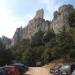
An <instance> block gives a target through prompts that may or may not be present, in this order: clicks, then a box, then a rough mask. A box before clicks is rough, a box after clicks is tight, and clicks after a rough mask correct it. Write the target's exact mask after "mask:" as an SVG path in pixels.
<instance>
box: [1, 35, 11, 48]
mask: <svg viewBox="0 0 75 75" xmlns="http://www.w3.org/2000/svg"><path fill="white" fill-rule="evenodd" d="M1 40H2V43H3V44H4V45H5V48H6V49H8V48H10V44H11V39H10V38H7V37H6V36H2V38H1Z"/></svg>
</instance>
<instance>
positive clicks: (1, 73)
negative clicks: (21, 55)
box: [0, 67, 9, 75]
mask: <svg viewBox="0 0 75 75" xmlns="http://www.w3.org/2000/svg"><path fill="white" fill-rule="evenodd" d="M0 75H9V74H8V72H7V71H6V70H5V69H4V67H0Z"/></svg>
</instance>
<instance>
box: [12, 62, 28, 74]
mask: <svg viewBox="0 0 75 75" xmlns="http://www.w3.org/2000/svg"><path fill="white" fill-rule="evenodd" d="M12 65H13V66H16V67H17V68H18V69H19V71H20V74H21V75H22V74H23V73H25V72H26V71H27V70H28V67H27V66H25V65H24V64H21V63H15V64H12Z"/></svg>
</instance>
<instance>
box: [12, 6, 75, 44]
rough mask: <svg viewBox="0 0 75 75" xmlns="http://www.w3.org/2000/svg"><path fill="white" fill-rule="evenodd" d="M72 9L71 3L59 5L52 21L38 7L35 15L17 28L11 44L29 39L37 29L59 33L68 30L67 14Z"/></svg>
mask: <svg viewBox="0 0 75 75" xmlns="http://www.w3.org/2000/svg"><path fill="white" fill-rule="evenodd" d="M73 10H74V8H73V6H72V5H63V6H61V7H59V9H58V11H55V12H54V18H53V20H52V21H46V20H45V19H44V10H43V9H40V10H38V11H37V12H36V15H35V17H34V18H33V19H32V20H30V21H29V23H28V25H27V26H26V27H24V28H22V27H21V28H18V29H17V30H16V32H15V34H14V36H13V38H12V45H14V44H16V43H18V42H19V41H21V40H23V39H31V37H32V36H33V35H34V34H35V33H36V32H38V31H43V32H44V33H46V32H47V31H48V30H51V31H53V32H54V33H55V34H59V33H61V32H63V31H65V32H69V30H70V25H69V22H68V17H69V14H70V13H71V12H72V11H73Z"/></svg>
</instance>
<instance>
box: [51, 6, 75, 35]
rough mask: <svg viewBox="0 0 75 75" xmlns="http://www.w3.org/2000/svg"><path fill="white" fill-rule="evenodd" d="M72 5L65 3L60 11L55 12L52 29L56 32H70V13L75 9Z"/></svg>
mask: <svg viewBox="0 0 75 75" xmlns="http://www.w3.org/2000/svg"><path fill="white" fill-rule="evenodd" d="M73 10H74V9H73V6H72V5H63V6H61V7H60V8H59V9H58V11H55V12H54V18H53V20H52V23H51V26H50V28H51V30H53V31H54V33H55V34H60V33H61V32H63V31H64V32H69V30H70V25H69V22H68V18H69V14H70V13H71V12H72V11H73Z"/></svg>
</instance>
